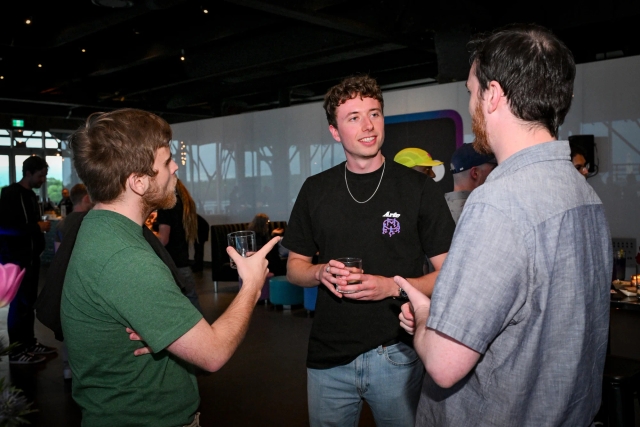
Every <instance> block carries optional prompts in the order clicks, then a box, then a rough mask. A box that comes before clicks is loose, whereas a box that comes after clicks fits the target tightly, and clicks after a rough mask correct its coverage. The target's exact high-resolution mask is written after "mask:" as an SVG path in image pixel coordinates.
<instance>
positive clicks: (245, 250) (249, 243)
mask: <svg viewBox="0 0 640 427" xmlns="http://www.w3.org/2000/svg"><path fill="white" fill-rule="evenodd" d="M227 240H228V241H229V246H231V247H232V248H234V249H235V250H236V251H237V252H238V253H239V254H240V256H242V257H244V258H246V257H249V256H251V255H253V254H254V253H255V252H256V250H257V249H256V233H255V232H254V231H236V232H234V233H229V234H227ZM229 259H230V260H231V268H237V266H236V263H235V262H234V261H233V259H231V257H229Z"/></svg>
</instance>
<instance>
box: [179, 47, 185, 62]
mask: <svg viewBox="0 0 640 427" xmlns="http://www.w3.org/2000/svg"><path fill="white" fill-rule="evenodd" d="M180 61H184V49H182V50H181V51H180Z"/></svg>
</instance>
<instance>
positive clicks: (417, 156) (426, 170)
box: [393, 147, 442, 179]
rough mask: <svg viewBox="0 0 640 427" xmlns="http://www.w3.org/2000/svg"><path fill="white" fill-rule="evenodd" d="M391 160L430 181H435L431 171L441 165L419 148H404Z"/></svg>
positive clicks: (434, 174) (434, 175) (433, 173)
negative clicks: (423, 175) (429, 178)
mask: <svg viewBox="0 0 640 427" xmlns="http://www.w3.org/2000/svg"><path fill="white" fill-rule="evenodd" d="M393 160H394V161H395V162H397V163H400V164H401V165H403V166H406V167H408V168H411V169H414V170H417V171H418V172H420V173H423V174H425V175H427V176H430V177H431V178H432V179H435V177H436V173H435V172H434V171H433V167H434V166H439V165H441V164H442V162H441V161H440V160H433V159H432V158H431V155H430V154H429V153H428V152H426V151H424V150H423V149H421V148H413V147H412V148H405V149H403V150H400V151H398V154H396V155H395V157H394V158H393Z"/></svg>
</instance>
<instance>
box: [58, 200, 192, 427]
mask: <svg viewBox="0 0 640 427" xmlns="http://www.w3.org/2000/svg"><path fill="white" fill-rule="evenodd" d="M61 318H62V329H63V332H64V337H65V343H66V345H67V348H68V351H69V363H70V365H71V371H72V373H73V398H74V400H75V401H76V402H77V403H78V404H79V405H80V407H81V408H82V415H83V423H82V424H83V426H91V427H93V426H109V427H112V426H119V427H122V426H142V425H149V426H151V425H152V426H154V427H156V426H181V425H185V424H189V423H190V422H191V421H192V419H193V416H194V414H195V412H196V409H197V408H198V405H199V403H200V397H199V394H198V385H197V382H196V378H195V376H194V375H193V370H192V366H191V365H190V364H189V363H187V362H185V361H183V360H181V359H179V358H178V357H177V356H175V355H172V354H171V353H169V352H168V351H166V350H165V348H166V347H167V346H168V345H169V344H171V343H172V342H174V341H175V340H176V339H178V338H179V337H181V336H182V335H184V334H185V333H186V332H187V331H189V330H190V329H191V328H192V327H193V326H194V325H195V324H196V323H198V321H200V319H202V315H201V314H200V313H199V312H198V310H196V309H195V308H194V307H193V305H192V304H191V303H190V302H189V300H188V299H187V298H186V297H185V296H184V295H182V293H181V292H180V289H179V288H178V286H176V284H175V282H174V280H173V278H172V276H171V272H170V270H169V268H168V267H167V266H166V265H165V264H164V263H163V262H162V261H161V260H160V258H158V256H157V255H156V254H155V252H154V251H153V249H151V247H150V246H149V244H148V243H147V242H146V241H145V239H144V237H143V236H142V228H141V226H139V225H138V224H136V223H134V222H133V221H131V220H129V219H128V218H126V217H124V216H122V215H120V214H117V213H114V212H110V211H104V210H94V211H91V212H89V213H88V214H87V216H86V217H85V219H84V221H83V222H82V226H81V227H80V231H79V232H78V237H77V240H76V243H75V246H74V249H73V253H72V256H71V260H70V262H69V267H68V269H67V273H66V277H65V281H64V288H63V295H62V303H61ZM125 327H130V328H132V329H133V330H135V331H136V332H138V334H140V336H141V337H143V338H144V339H145V342H146V344H147V345H149V346H150V347H151V348H152V349H153V351H154V353H153V354H151V355H143V356H138V357H135V356H134V355H133V351H134V350H135V349H137V348H139V347H141V346H142V343H141V342H139V341H131V340H129V335H128V334H127V333H126V332H125Z"/></svg>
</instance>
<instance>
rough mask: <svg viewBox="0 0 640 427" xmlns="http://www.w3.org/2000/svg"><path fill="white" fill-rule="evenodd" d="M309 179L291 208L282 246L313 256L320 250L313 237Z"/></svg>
mask: <svg viewBox="0 0 640 427" xmlns="http://www.w3.org/2000/svg"><path fill="white" fill-rule="evenodd" d="M308 188H309V180H307V181H305V183H304V184H303V185H302V188H301V189H300V193H298V197H297V199H296V202H295V203H294V205H293V209H292V210H291V216H290V218H289V223H288V224H287V231H286V232H285V235H284V238H283V240H282V246H284V247H285V248H286V249H288V250H289V251H293V252H296V253H298V254H300V255H304V256H309V257H312V256H314V255H315V254H316V252H317V251H318V248H317V246H316V243H315V240H314V238H313V227H312V220H311V211H310V206H309V201H308Z"/></svg>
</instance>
